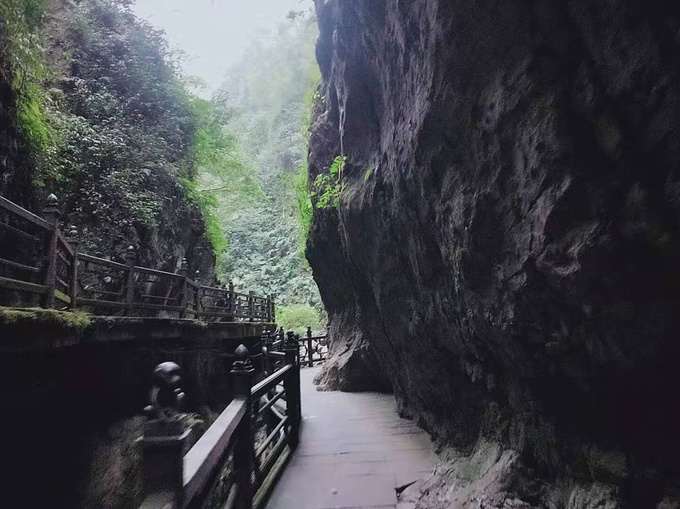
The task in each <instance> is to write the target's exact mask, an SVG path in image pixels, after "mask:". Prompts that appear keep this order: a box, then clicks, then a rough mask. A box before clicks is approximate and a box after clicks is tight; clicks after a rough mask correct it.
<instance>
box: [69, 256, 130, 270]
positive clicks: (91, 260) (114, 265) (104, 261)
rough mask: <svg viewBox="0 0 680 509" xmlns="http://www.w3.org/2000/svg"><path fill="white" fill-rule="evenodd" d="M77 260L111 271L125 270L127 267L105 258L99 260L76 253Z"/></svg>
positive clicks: (95, 257)
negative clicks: (102, 266) (107, 268)
mask: <svg viewBox="0 0 680 509" xmlns="http://www.w3.org/2000/svg"><path fill="white" fill-rule="evenodd" d="M78 260H82V261H84V262H88V263H96V264H97V265H104V266H105V267H111V268H112V269H120V270H127V265H125V264H124V263H118V262H114V261H111V260H107V259H105V258H99V257H97V256H92V255H88V254H85V253H78Z"/></svg>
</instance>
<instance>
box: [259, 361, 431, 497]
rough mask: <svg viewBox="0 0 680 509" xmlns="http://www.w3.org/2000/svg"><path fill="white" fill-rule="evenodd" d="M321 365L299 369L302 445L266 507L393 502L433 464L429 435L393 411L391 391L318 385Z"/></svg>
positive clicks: (394, 408) (429, 469)
mask: <svg viewBox="0 0 680 509" xmlns="http://www.w3.org/2000/svg"><path fill="white" fill-rule="evenodd" d="M318 371H319V368H311V369H310V368H305V369H303V370H302V371H301V373H300V375H301V381H302V414H303V425H302V432H301V435H300V445H299V446H298V449H297V450H296V451H295V453H294V455H293V457H292V458H291V460H290V463H289V464H288V466H287V468H286V470H285V471H284V473H283V475H282V476H281V479H280V480H279V483H278V485H277V486H276V488H275V489H274V492H273V493H272V496H271V498H270V500H269V503H268V505H267V508H268V509H322V508H323V509H326V508H334V509H336V508H337V509H339V508H345V509H349V508H381V509H382V508H386V509H387V508H396V507H397V496H396V488H397V487H400V486H404V485H406V484H409V483H412V482H413V481H416V480H417V479H420V478H422V477H425V476H426V475H427V474H429V473H430V471H431V470H432V468H433V467H434V464H435V461H436V456H435V454H434V451H433V446H432V443H431V442H430V438H429V436H428V435H427V433H425V432H424V431H422V430H421V429H420V428H418V427H417V426H416V425H415V424H414V423H413V422H411V421H409V420H406V419H401V418H400V417H399V416H398V415H397V413H396V404H395V401H394V397H393V396H391V395H385V394H376V393H344V392H317V391H316V387H315V386H314V385H313V384H312V379H313V377H314V375H315V374H316V373H317V372H318ZM404 506H406V504H404Z"/></svg>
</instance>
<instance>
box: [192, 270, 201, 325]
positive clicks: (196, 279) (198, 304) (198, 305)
mask: <svg viewBox="0 0 680 509" xmlns="http://www.w3.org/2000/svg"><path fill="white" fill-rule="evenodd" d="M194 283H196V284H197V285H198V288H196V319H197V320H198V319H199V318H200V316H201V313H203V288H201V271H200V270H196V272H194Z"/></svg>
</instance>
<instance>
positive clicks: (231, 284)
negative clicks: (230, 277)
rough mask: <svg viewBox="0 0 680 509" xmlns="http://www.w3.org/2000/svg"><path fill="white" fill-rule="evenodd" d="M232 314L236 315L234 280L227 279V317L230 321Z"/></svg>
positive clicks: (232, 317)
mask: <svg viewBox="0 0 680 509" xmlns="http://www.w3.org/2000/svg"><path fill="white" fill-rule="evenodd" d="M234 315H236V297H235V295H234V282H233V281H229V318H230V321H232V322H233V321H234Z"/></svg>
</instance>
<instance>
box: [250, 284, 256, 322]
mask: <svg viewBox="0 0 680 509" xmlns="http://www.w3.org/2000/svg"><path fill="white" fill-rule="evenodd" d="M253 295H255V292H254V291H252V290H251V291H249V292H248V321H249V322H254V321H255V299H253Z"/></svg>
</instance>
